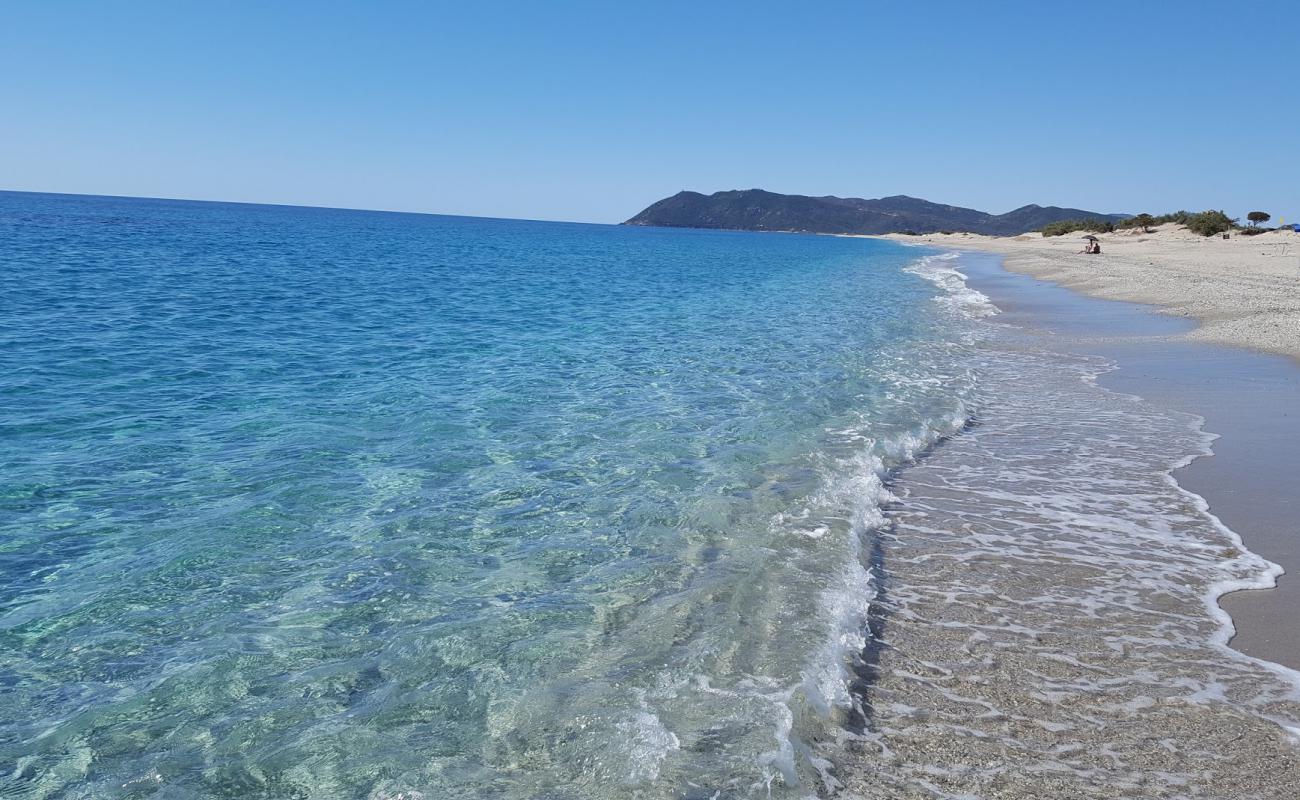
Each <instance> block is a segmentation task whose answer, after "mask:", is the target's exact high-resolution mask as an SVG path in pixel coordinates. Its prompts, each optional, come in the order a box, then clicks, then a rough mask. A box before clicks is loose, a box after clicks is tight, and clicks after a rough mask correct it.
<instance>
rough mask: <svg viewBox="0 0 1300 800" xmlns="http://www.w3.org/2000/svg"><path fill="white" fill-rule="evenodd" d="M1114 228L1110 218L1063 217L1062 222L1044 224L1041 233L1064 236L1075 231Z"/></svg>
mask: <svg viewBox="0 0 1300 800" xmlns="http://www.w3.org/2000/svg"><path fill="white" fill-rule="evenodd" d="M1113 230H1115V223H1113V222H1111V221H1110V220H1108V219H1098V218H1091V219H1063V220H1061V221H1060V222H1053V223H1050V224H1048V225H1044V226H1043V227H1042V228H1039V233H1041V234H1043V236H1064V235H1065V234H1067V233H1074V232H1075V231H1088V232H1089V233H1110V232H1111V231H1113Z"/></svg>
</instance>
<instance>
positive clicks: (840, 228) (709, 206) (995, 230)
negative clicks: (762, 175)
mask: <svg viewBox="0 0 1300 800" xmlns="http://www.w3.org/2000/svg"><path fill="white" fill-rule="evenodd" d="M1126 216H1127V215H1126V214H1101V213H1098V212H1095V211H1082V210H1080V209H1077V208H1060V207H1058V206H1034V205H1029V206H1023V207H1021V208H1017V209H1016V210H1015V211H1008V212H1007V213H1005V214H986V213H985V212H983V211H976V210H975V209H973V208H961V207H960V206H945V205H940V204H939V203H931V202H930V201H928V200H920V199H918V198H915V197H908V196H906V195H901V194H900V195H896V196H894V197H882V198H880V199H878V200H863V199H861V198H857V197H806V196H804V195H799V194H776V193H775V192H765V191H763V190H762V189H744V190H733V191H729V192H714V193H713V194H711V195H703V194H700V193H699V192H678V193H677V194H675V195H673V196H672V197H668V198H665V199H663V200H660V201H659V202H657V203H655V204H653V205H651V206H650V207H649V208H647V209H646V210H644V211H642V212H641V213H640V214H637V215H636V216H635V217H632V218H631V219H629V220H628V221H627V222H625V223H623V224H624V225H655V226H660V227H666V228H725V229H728V230H741V231H799V232H804V233H902V232H905V231H912V232H915V233H934V232H936V231H963V232H969V233H984V234H988V235H990V236H1015V235H1017V234H1021V233H1027V232H1028V231H1033V230H1037V229H1039V228H1041V227H1043V226H1044V225H1047V224H1048V223H1052V222H1059V221H1061V220H1065V219H1094V218H1095V219H1106V220H1112V221H1118V220H1121V219H1124V218H1125V217H1126Z"/></svg>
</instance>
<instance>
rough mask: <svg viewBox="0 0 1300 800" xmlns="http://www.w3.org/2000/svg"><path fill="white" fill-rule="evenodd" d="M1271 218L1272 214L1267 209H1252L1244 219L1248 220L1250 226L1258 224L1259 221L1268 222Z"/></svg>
mask: <svg viewBox="0 0 1300 800" xmlns="http://www.w3.org/2000/svg"><path fill="white" fill-rule="evenodd" d="M1272 218H1273V217H1272V215H1270V214H1269V213H1268V212H1267V211H1252V212H1250V213H1249V214H1247V215H1246V219H1248V220H1250V224H1251V226H1252V227H1253V226H1255V225H1258V224H1259V223H1261V222H1268V221H1269V220H1270V219H1272Z"/></svg>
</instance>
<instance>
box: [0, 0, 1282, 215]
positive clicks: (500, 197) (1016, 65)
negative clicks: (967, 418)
mask: <svg viewBox="0 0 1300 800" xmlns="http://www.w3.org/2000/svg"><path fill="white" fill-rule="evenodd" d="M1298 109H1300V5H1297V4H1296V3H1295V2H1294V0H1288V2H1273V1H1272V0H1261V1H1260V2H1252V3H1224V2H1199V1H1192V2H1168V3H1156V2H1153V3H1140V2H1133V1H1132V0H1129V1H1128V2H1123V3H1117V2H1106V1H1104V0H1102V1H1099V2H1088V3H1070V4H1060V5H1059V6H1058V4H1056V3H1052V2H975V1H974V0H966V1H965V2H935V3H925V2H901V0H899V1H898V2H869V1H867V0H859V2H836V1H833V0H827V1H826V2H816V1H815V0H809V1H808V2H802V3H796V2H789V1H788V0H787V1H786V2H767V1H766V0H746V2H710V0H692V1H691V2H675V1H674V0H658V1H657V2H653V3H643V2H638V3H632V2H622V0H602V1H600V2H596V1H594V0H592V1H588V0H583V1H581V2H565V1H564V0H554V1H553V2H546V1H545V0H532V2H494V1H493V0H466V2H458V3H451V2H387V3H384V2H368V3H362V2H354V3H343V2H328V1H327V0H313V2H289V1H288V0H281V1H280V2H273V3H267V2H221V3H200V2H188V1H185V0H181V1H177V0H171V1H170V2H144V1H137V2H96V3H90V2H85V3H80V2H54V1H51V2H43V1H41V0H31V2H25V3H24V2H8V3H5V4H4V5H3V8H2V9H0V189H16V190H28V191H52V192H79V193H89V194H120V195H142V196H154V197H184V198H198V199H216V200H237V201H249V202H268V203H291V204H303V205H326V206H340V207H349V208H378V209H393V210H406V211H429V212H438V213H450V214H474V215H484V216H504V217H527V218H536V219H568V220H582V221H593V222H617V221H620V220H622V219H625V218H627V217H629V216H631V215H632V214H634V213H635V212H637V211H639V210H640V209H641V208H642V207H643V206H645V205H647V204H649V203H650V202H652V201H654V200H657V199H659V198H661V197H664V196H666V195H669V194H672V193H674V192H676V191H678V190H680V189H694V190H697V191H703V192H712V191H716V190H719V189H734V188H751V187H762V188H765V189H770V190H773V191H779V192H792V193H800V194H816V195H821V194H838V195H848V196H857V197H879V196H883V195H890V194H910V195H914V196H919V197H924V198H926V199H929V200H934V201H937V202H943V203H951V204H955V205H964V206H972V207H975V208H979V209H982V210H986V211H992V212H995V213H996V212H1003V211H1008V210H1010V209H1012V208H1014V207H1017V206H1020V205H1024V204H1026V203H1039V204H1042V205H1049V204H1053V205H1068V206H1075V207H1081V208H1085V209H1089V210H1096V211H1120V212H1139V211H1149V212H1152V213H1160V212H1163V211H1169V210H1175V209H1179V208H1188V209H1191V210H1201V209H1204V208H1210V207H1214V208H1220V207H1221V208H1224V209H1225V210H1227V211H1228V212H1229V213H1230V214H1232V215H1234V216H1244V215H1245V213H1246V212H1247V211H1250V210H1255V209H1262V210H1266V211H1270V212H1272V213H1273V215H1274V218H1275V219H1276V218H1278V217H1279V216H1285V217H1287V218H1288V219H1291V220H1294V221H1297V222H1300V146H1298V145H1300V110H1298Z"/></svg>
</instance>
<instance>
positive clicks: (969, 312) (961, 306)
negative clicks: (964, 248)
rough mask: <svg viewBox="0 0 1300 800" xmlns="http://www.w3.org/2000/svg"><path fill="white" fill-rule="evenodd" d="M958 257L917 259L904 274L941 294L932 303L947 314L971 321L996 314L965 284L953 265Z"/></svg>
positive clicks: (943, 255)
mask: <svg viewBox="0 0 1300 800" xmlns="http://www.w3.org/2000/svg"><path fill="white" fill-rule="evenodd" d="M960 257H961V256H960V254H958V253H939V254H936V255H930V256H925V257H923V258H921V259H918V260H917V261H916V263H914V264H912V265H910V266H908V267H905V268H904V272H910V273H911V274H913V275H917V276H920V277H922V278H924V279H925V280H927V281H929V282H930V283H933V284H934V285H935V286H938V287H939V288H940V289H942V290H943V292H944V294H942V295H940V296H939V297H938V298H936V301H937V302H938V303H939V304H940V305H942V306H943V307H944V308H946V309H948V310H949V311H952V312H955V313H958V314H961V315H962V316H965V317H969V318H971V319H983V318H984V317H991V316H993V315H994V314H997V313H998V307H997V306H995V305H993V302H992V301H991V300H989V298H988V295H986V294H984V293H983V292H980V291H978V290H976V289H972V288H971V287H970V286H969V285H968V284H967V283H966V275H965V274H964V273H962V272H961V271H960V270H958V269H957V267H956V266H955V264H956V263H957V261H958V259H960Z"/></svg>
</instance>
